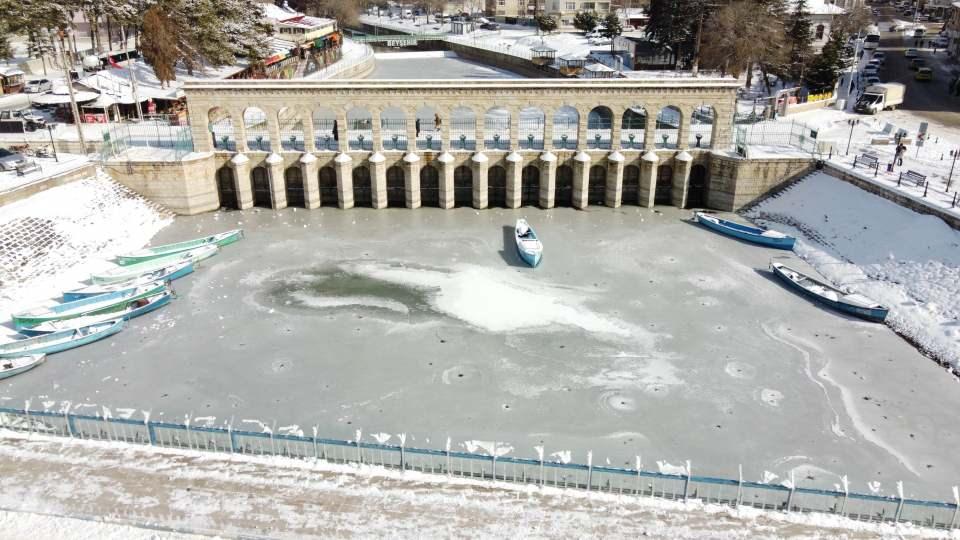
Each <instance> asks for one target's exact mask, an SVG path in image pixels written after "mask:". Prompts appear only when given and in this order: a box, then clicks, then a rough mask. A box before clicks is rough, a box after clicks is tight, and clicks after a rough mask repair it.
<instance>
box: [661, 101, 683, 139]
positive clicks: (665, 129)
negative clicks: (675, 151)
mask: <svg viewBox="0 0 960 540" xmlns="http://www.w3.org/2000/svg"><path fill="white" fill-rule="evenodd" d="M680 122H681V114H680V109H678V108H676V107H674V106H673V105H670V106H669V107H664V108H662V109H660V112H659V113H658V114H657V133H656V146H657V148H676V147H677V141H678V140H677V137H678V136H679V134H680Z"/></svg>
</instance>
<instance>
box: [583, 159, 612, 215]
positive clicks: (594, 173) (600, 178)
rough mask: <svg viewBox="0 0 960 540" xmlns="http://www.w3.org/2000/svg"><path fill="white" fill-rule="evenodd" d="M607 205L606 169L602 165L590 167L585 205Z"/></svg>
mask: <svg viewBox="0 0 960 540" xmlns="http://www.w3.org/2000/svg"><path fill="white" fill-rule="evenodd" d="M606 203H607V168H606V167H604V166H602V165H594V166H593V167H590V178H589V183H588V185H587V204H589V205H593V206H602V205H604V204H606Z"/></svg>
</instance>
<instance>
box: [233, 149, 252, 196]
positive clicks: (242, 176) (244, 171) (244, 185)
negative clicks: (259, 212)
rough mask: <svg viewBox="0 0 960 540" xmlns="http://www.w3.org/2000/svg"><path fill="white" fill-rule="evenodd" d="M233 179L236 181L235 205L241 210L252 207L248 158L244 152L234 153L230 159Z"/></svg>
mask: <svg viewBox="0 0 960 540" xmlns="http://www.w3.org/2000/svg"><path fill="white" fill-rule="evenodd" d="M228 163H229V164H230V168H231V169H233V179H234V181H235V182H236V183H237V184H236V187H237V205H238V206H239V207H240V209H241V210H246V209H247V208H253V188H252V186H251V183H250V158H248V157H247V156H246V155H245V154H240V153H238V154H236V155H234V156H233V157H232V158H230V161H229V162H228Z"/></svg>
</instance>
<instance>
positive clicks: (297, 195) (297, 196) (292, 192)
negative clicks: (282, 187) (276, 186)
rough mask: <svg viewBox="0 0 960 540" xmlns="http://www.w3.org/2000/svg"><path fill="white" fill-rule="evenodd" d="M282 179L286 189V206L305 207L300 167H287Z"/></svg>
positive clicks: (305, 199)
mask: <svg viewBox="0 0 960 540" xmlns="http://www.w3.org/2000/svg"><path fill="white" fill-rule="evenodd" d="M283 181H284V183H285V184H286V189H287V206H299V207H301V208H306V206H307V198H306V196H305V194H304V190H303V173H302V172H301V171H300V167H298V166H293V167H288V168H287V170H286V171H284V172H283Z"/></svg>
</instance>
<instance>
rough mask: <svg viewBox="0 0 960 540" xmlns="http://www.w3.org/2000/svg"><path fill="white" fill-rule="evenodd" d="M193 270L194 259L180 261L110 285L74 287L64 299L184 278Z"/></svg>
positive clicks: (96, 294) (79, 297) (65, 293)
mask: <svg viewBox="0 0 960 540" xmlns="http://www.w3.org/2000/svg"><path fill="white" fill-rule="evenodd" d="M191 272H193V261H184V262H179V263H176V264H173V265H171V266H167V267H164V268H160V269H158V270H154V271H152V272H148V273H146V274H143V275H142V276H140V277H137V278H134V279H131V280H128V281H121V282H119V283H113V284H110V285H99V284H94V285H88V286H86V287H82V288H80V289H74V290H72V291H66V292H64V293H63V301H64V302H73V301H74V300H81V299H83V298H89V297H91V296H99V295H101V294H108V293H112V292H118V291H125V290H128V289H135V288H137V287H140V286H141V285H146V284H147V283H150V282H153V281H173V280H175V279H179V278H182V277H183V276H185V275H187V274H189V273H191Z"/></svg>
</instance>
